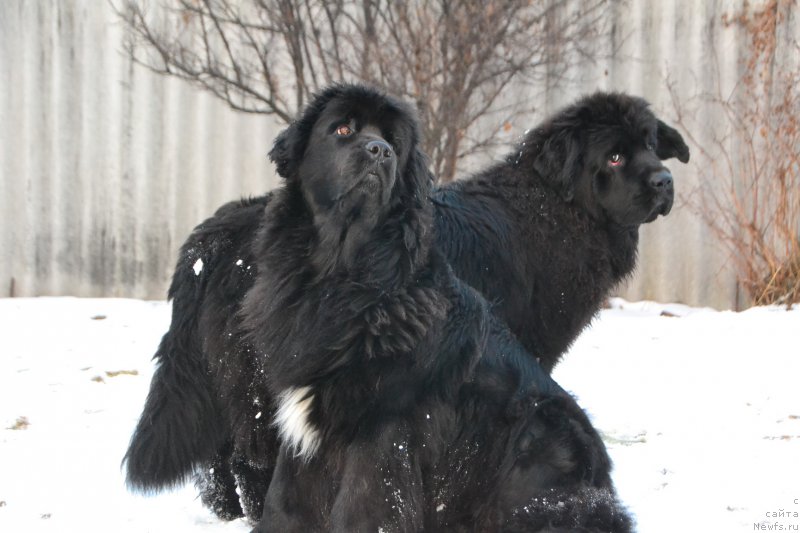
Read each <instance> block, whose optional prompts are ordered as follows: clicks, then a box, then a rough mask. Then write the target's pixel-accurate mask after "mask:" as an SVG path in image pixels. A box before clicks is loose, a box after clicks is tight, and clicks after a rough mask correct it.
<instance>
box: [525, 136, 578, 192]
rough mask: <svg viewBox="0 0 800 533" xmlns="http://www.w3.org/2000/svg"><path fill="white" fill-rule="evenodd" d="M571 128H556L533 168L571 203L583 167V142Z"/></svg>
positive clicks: (545, 142) (547, 138)
mask: <svg viewBox="0 0 800 533" xmlns="http://www.w3.org/2000/svg"><path fill="white" fill-rule="evenodd" d="M573 131H574V129H573V128H570V127H558V126H556V127H554V128H553V129H552V130H551V132H550V134H546V135H545V136H544V138H543V142H542V143H541V145H540V147H539V151H538V153H537V155H536V158H535V159H534V161H533V168H534V169H535V170H536V172H538V173H539V175H540V176H542V177H543V178H544V179H545V180H546V181H549V182H550V183H551V184H552V185H553V186H554V187H556V189H557V190H558V191H559V193H560V194H561V196H562V198H563V199H564V200H565V201H567V202H569V201H571V200H572V198H573V197H574V196H575V183H576V182H577V180H578V177H579V176H580V172H581V169H582V166H583V160H582V157H581V153H582V151H583V150H582V147H581V140H580V138H578V137H577V135H576V134H575V133H574V132H573Z"/></svg>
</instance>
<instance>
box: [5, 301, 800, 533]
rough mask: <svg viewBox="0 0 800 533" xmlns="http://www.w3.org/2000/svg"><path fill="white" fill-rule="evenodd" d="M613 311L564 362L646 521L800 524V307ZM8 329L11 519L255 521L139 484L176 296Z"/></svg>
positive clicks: (78, 524)
mask: <svg viewBox="0 0 800 533" xmlns="http://www.w3.org/2000/svg"><path fill="white" fill-rule="evenodd" d="M612 307H613V308H612V309H609V310H605V311H603V312H602V314H601V315H600V317H599V318H598V319H597V320H596V321H595V322H594V324H593V326H592V328H591V329H589V330H587V331H586V332H585V333H584V334H583V335H582V336H581V338H580V339H579V341H578V342H577V343H576V344H575V346H574V347H573V349H572V351H571V353H570V354H569V355H568V356H567V358H566V359H565V361H564V362H563V363H562V364H561V365H560V366H559V367H558V368H557V371H556V374H555V375H556V379H557V380H558V381H559V382H560V383H561V384H562V385H563V386H564V387H565V388H566V389H568V390H570V391H572V392H573V393H574V394H575V395H576V396H577V397H578V399H579V401H580V403H581V405H582V406H583V407H584V408H585V409H587V410H588V411H589V412H590V413H591V415H592V417H593V420H594V421H595V424H596V426H597V427H598V428H599V429H600V430H601V431H602V432H603V434H604V436H605V438H606V442H607V444H608V447H609V450H610V453H611V455H612V456H613V458H614V461H615V464H616V469H615V479H616V483H617V487H618V489H619V492H620V495H621V497H622V499H623V500H624V501H625V502H626V503H627V504H628V505H629V507H630V509H631V510H632V512H633V513H634V514H635V516H636V519H637V521H638V524H639V530H640V531H641V532H642V533H651V532H652V533H658V532H664V533H667V532H669V533H675V532H677V531H680V532H723V533H726V532H739V531H742V532H744V531H756V530H775V531H780V530H783V531H800V518H797V517H796V516H800V309H798V310H793V311H786V310H782V309H777V308H756V309H752V310H749V311H746V312H743V313H732V312H716V311H712V310H707V309H691V308H687V307H684V306H679V305H662V304H655V303H628V302H624V301H622V300H614V301H613V306H612ZM662 313H663V315H662ZM0 324H2V342H3V344H4V345H5V348H3V349H2V351H3V353H2V356H0V393H2V396H0V424H2V426H0V532H9V533H16V532H24V533H28V532H37V531H48V532H50V531H52V532H89V533H91V532H108V531H114V532H115V533H122V532H136V533H146V532H167V531H169V532H176V531H179V532H182V531H207V532H210V531H214V532H247V531H249V527H248V525H247V524H246V523H245V522H244V521H242V520H239V521H234V522H231V523H222V522H219V521H217V520H216V519H215V518H214V517H213V516H212V515H210V514H209V513H208V512H207V511H205V510H204V509H203V507H202V506H201V505H200V502H199V500H197V499H196V494H195V491H194V488H193V487H191V486H187V487H185V488H183V489H181V490H177V491H174V492H171V493H167V494H161V495H158V496H153V497H144V496H138V495H132V494H129V493H128V492H127V491H126V489H125V486H124V483H123V475H122V472H121V471H120V460H121V459H122V455H123V453H124V451H125V448H126V445H127V443H128V439H129V437H130V433H131V430H132V429H133V427H134V425H135V423H136V420H137V417H138V415H139V413H140V410H141V407H142V405H143V402H144V398H145V395H146V393H147V389H148V384H149V382H150V377H151V375H152V372H153V367H152V363H151V361H150V357H151V356H152V354H153V352H154V351H155V348H156V345H157V343H158V341H159V338H160V337H161V335H162V334H163V332H164V331H165V330H166V329H167V326H168V324H169V306H168V305H167V304H165V303H164V302H144V301H138V300H112V299H98V300H90V299H85V300H84V299H73V298H52V299H44V298H43V299H0ZM759 524H763V527H761V528H759Z"/></svg>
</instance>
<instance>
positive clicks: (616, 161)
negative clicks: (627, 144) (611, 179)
mask: <svg viewBox="0 0 800 533" xmlns="http://www.w3.org/2000/svg"><path fill="white" fill-rule="evenodd" d="M624 161H625V159H624V158H623V157H622V156H621V155H620V154H611V157H609V158H608V164H609V166H612V167H618V166H620V165H622V163H623V162H624Z"/></svg>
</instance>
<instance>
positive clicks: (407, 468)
mask: <svg viewBox="0 0 800 533" xmlns="http://www.w3.org/2000/svg"><path fill="white" fill-rule="evenodd" d="M408 434H409V432H408V431H406V430H404V429H403V428H401V427H398V426H395V425H392V426H385V427H384V428H382V430H381V431H379V432H378V434H377V435H375V434H373V435H371V436H370V437H369V438H364V437H359V438H357V439H356V440H355V441H354V442H352V443H351V444H350V445H349V446H348V447H347V449H346V451H345V456H344V463H343V470H342V475H341V483H340V485H339V490H338V492H337V494H336V499H335V500H334V503H333V508H332V510H331V517H330V530H331V531H333V532H336V533H361V532H369V533H375V532H376V531H384V532H387V533H388V532H390V531H391V532H393V533H394V532H402V533H405V532H409V533H411V532H417V531H422V529H423V507H422V505H423V497H422V476H421V473H420V467H419V464H418V461H417V458H416V457H415V454H414V453H413V450H411V449H409V445H410V443H409V440H410V439H409V437H408Z"/></svg>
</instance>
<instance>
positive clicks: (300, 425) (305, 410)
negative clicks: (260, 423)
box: [275, 387, 320, 460]
mask: <svg viewBox="0 0 800 533" xmlns="http://www.w3.org/2000/svg"><path fill="white" fill-rule="evenodd" d="M313 401H314V395H313V394H311V387H299V388H294V387H292V388H289V389H286V390H285V391H284V392H283V393H282V394H281V395H280V396H279V398H278V411H277V412H276V413H275V426H277V428H278V431H279V432H280V434H281V439H282V440H283V441H284V442H285V443H287V444H288V445H289V446H290V447H291V448H293V449H294V452H295V455H296V456H297V457H300V458H302V459H305V460H307V459H310V458H311V457H312V456H313V455H314V453H315V452H316V451H317V448H319V444H320V434H319V430H318V429H317V428H315V427H314V426H313V425H312V424H311V421H310V420H309V414H310V412H311V405H312V403H313Z"/></svg>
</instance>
